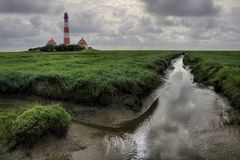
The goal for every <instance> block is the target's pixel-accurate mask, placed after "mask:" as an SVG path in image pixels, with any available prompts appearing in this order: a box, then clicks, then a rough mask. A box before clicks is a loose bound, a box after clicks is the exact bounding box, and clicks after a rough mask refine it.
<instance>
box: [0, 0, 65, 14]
mask: <svg viewBox="0 0 240 160" xmlns="http://www.w3.org/2000/svg"><path fill="white" fill-rule="evenodd" d="M63 9H64V7H63V5H60V3H56V1H55V0H35V1H34V0H0V12H2V13H20V14H31V13H53V14H54V13H59V12H62V11H63Z"/></svg>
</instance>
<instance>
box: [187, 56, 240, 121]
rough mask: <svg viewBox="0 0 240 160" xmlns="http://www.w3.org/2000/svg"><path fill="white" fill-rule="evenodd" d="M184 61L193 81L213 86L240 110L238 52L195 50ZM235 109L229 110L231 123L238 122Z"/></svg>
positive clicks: (239, 118)
mask: <svg viewBox="0 0 240 160" xmlns="http://www.w3.org/2000/svg"><path fill="white" fill-rule="evenodd" d="M184 62H185V64H188V65H191V67H192V73H193V74H194V76H195V77H194V79H195V81H197V82H201V83H203V84H206V85H211V86H214V88H215V90H216V91H219V92H222V93H223V94H225V95H226V96H227V97H228V98H229V100H230V102H231V105H232V106H233V107H234V108H237V110H239V111H240V52H233V51H232V52H230V51H225V52H224V51H222V52H220V51H219V52H217V51H211V52H210V51H209V52H207V51H205V52H200V51H195V52H191V53H189V54H188V55H187V56H186V57H185V59H184ZM237 110H235V111H233V112H235V113H233V112H231V117H232V118H231V119H232V123H239V124H240V114H238V113H237V112H239V111H237Z"/></svg>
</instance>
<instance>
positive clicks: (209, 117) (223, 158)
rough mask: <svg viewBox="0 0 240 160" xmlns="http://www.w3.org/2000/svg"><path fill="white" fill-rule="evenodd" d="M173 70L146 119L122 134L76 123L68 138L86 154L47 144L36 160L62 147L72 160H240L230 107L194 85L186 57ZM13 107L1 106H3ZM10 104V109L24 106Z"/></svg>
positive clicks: (126, 125) (129, 125) (239, 138)
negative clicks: (230, 123) (229, 121)
mask: <svg viewBox="0 0 240 160" xmlns="http://www.w3.org/2000/svg"><path fill="white" fill-rule="evenodd" d="M173 66H174V69H173V70H169V71H168V74H167V78H166V82H165V84H164V85H163V86H161V87H160V88H158V89H157V90H156V91H155V92H154V96H155V97H156V98H157V100H156V101H155V103H154V105H155V107H154V110H150V111H149V112H150V114H148V116H147V117H145V116H143V117H144V118H143V119H140V120H139V119H136V120H135V121H131V122H129V123H124V125H123V126H122V128H119V129H117V130H114V129H113V130H111V129H109V130H108V129H107V128H105V129H102V128H101V127H94V126H91V125H81V124H77V123H73V125H72V128H71V130H70V134H69V135H70V137H74V138H75V139H77V142H76V143H81V144H82V143H83V144H84V146H86V147H85V148H84V149H82V150H78V149H75V150H74V151H73V150H68V148H69V147H66V148H63V147H64V145H62V144H63V143H65V142H59V144H57V145H55V146H54V147H55V148H54V147H52V148H51V147H48V145H47V144H45V143H43V144H42V145H43V146H44V147H42V148H41V145H39V146H37V149H35V151H33V155H32V159H39V156H40V155H41V156H40V157H42V158H44V156H43V154H44V153H45V152H46V150H48V151H50V152H49V153H47V154H48V155H49V154H51V151H52V152H55V151H56V146H58V147H57V148H58V149H59V150H61V149H62V154H63V153H64V151H66V150H68V151H66V152H67V154H69V157H70V158H69V159H73V160H239V159H240V134H239V133H240V128H239V127H238V126H236V127H234V126H225V125H223V121H224V119H225V118H227V115H226V114H225V112H224V111H225V110H226V108H227V107H228V102H227V101H226V100H225V99H224V98H223V97H221V96H219V95H218V94H216V93H215V92H214V91H213V90H211V89H206V88H200V87H198V86H197V85H196V84H194V83H193V75H192V74H191V73H190V71H189V70H187V69H185V68H184V66H183V56H182V57H180V58H178V59H176V60H175V61H173ZM8 103H9V102H7V100H6V102H5V101H1V102H0V107H1V106H5V107H6V104H8ZM11 103H12V104H10V105H9V106H10V107H11V106H18V105H22V104H24V103H25V101H21V100H18V101H14V100H12V101H11ZM220 115H221V116H220ZM103 116H104V115H103ZM133 123H134V124H133ZM70 139H71V138H70ZM51 143H53V142H51ZM56 143H57V142H56ZM71 143H73V142H72V141H71ZM74 143H75V142H74ZM66 144H68V143H66ZM49 145H50V144H49ZM47 148H48V149H47ZM53 148H54V149H53ZM34 155H35V156H34ZM33 157H35V158H33ZM45 159H46V157H45Z"/></svg>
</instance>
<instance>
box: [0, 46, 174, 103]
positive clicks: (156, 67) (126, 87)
mask: <svg viewBox="0 0 240 160" xmlns="http://www.w3.org/2000/svg"><path fill="white" fill-rule="evenodd" d="M174 56H176V51H94V50H93V51H87V52H84V53H81V52H71V53H57V52H55V53H27V52H26V53H0V93H2V94H6V93H7V94H16V93H20V94H21V93H29V94H34V95H38V96H43V97H47V98H52V99H60V100H70V101H74V102H78V103H87V104H88V105H109V104H111V103H112V102H111V101H112V99H113V97H114V96H118V95H129V97H135V98H136V97H141V96H142V95H144V93H145V92H146V91H148V90H150V89H152V88H154V87H156V85H157V84H159V83H160V80H161V77H160V76H159V74H158V72H159V73H160V72H162V71H163V70H165V69H166V68H167V66H168V65H169V63H168V62H169V59H170V58H173V57H174ZM125 99H126V100H128V98H126V97H125ZM130 101H132V103H135V102H134V101H133V98H130V100H129V103H131V102H130ZM126 103H128V102H126Z"/></svg>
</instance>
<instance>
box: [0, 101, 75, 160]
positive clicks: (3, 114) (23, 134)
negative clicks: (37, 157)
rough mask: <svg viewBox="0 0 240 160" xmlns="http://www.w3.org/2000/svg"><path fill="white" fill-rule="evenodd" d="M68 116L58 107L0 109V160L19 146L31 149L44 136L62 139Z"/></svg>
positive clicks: (66, 129) (68, 122)
mask: <svg viewBox="0 0 240 160" xmlns="http://www.w3.org/2000/svg"><path fill="white" fill-rule="evenodd" d="M70 120H71V118H70V115H69V114H68V113H67V112H66V111H65V110H64V109H63V108H62V107H60V106H42V105H38V104H36V105H32V106H26V107H22V108H15V109H0V159H5V158H4V156H6V153H7V152H8V151H9V150H12V149H14V148H15V147H17V146H19V145H21V146H24V147H31V146H32V145H34V143H36V142H37V140H39V139H41V138H42V137H43V136H46V135H49V134H50V135H53V136H55V137H59V138H60V137H64V136H65V135H66V133H67V131H68V126H69V124H70Z"/></svg>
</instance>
